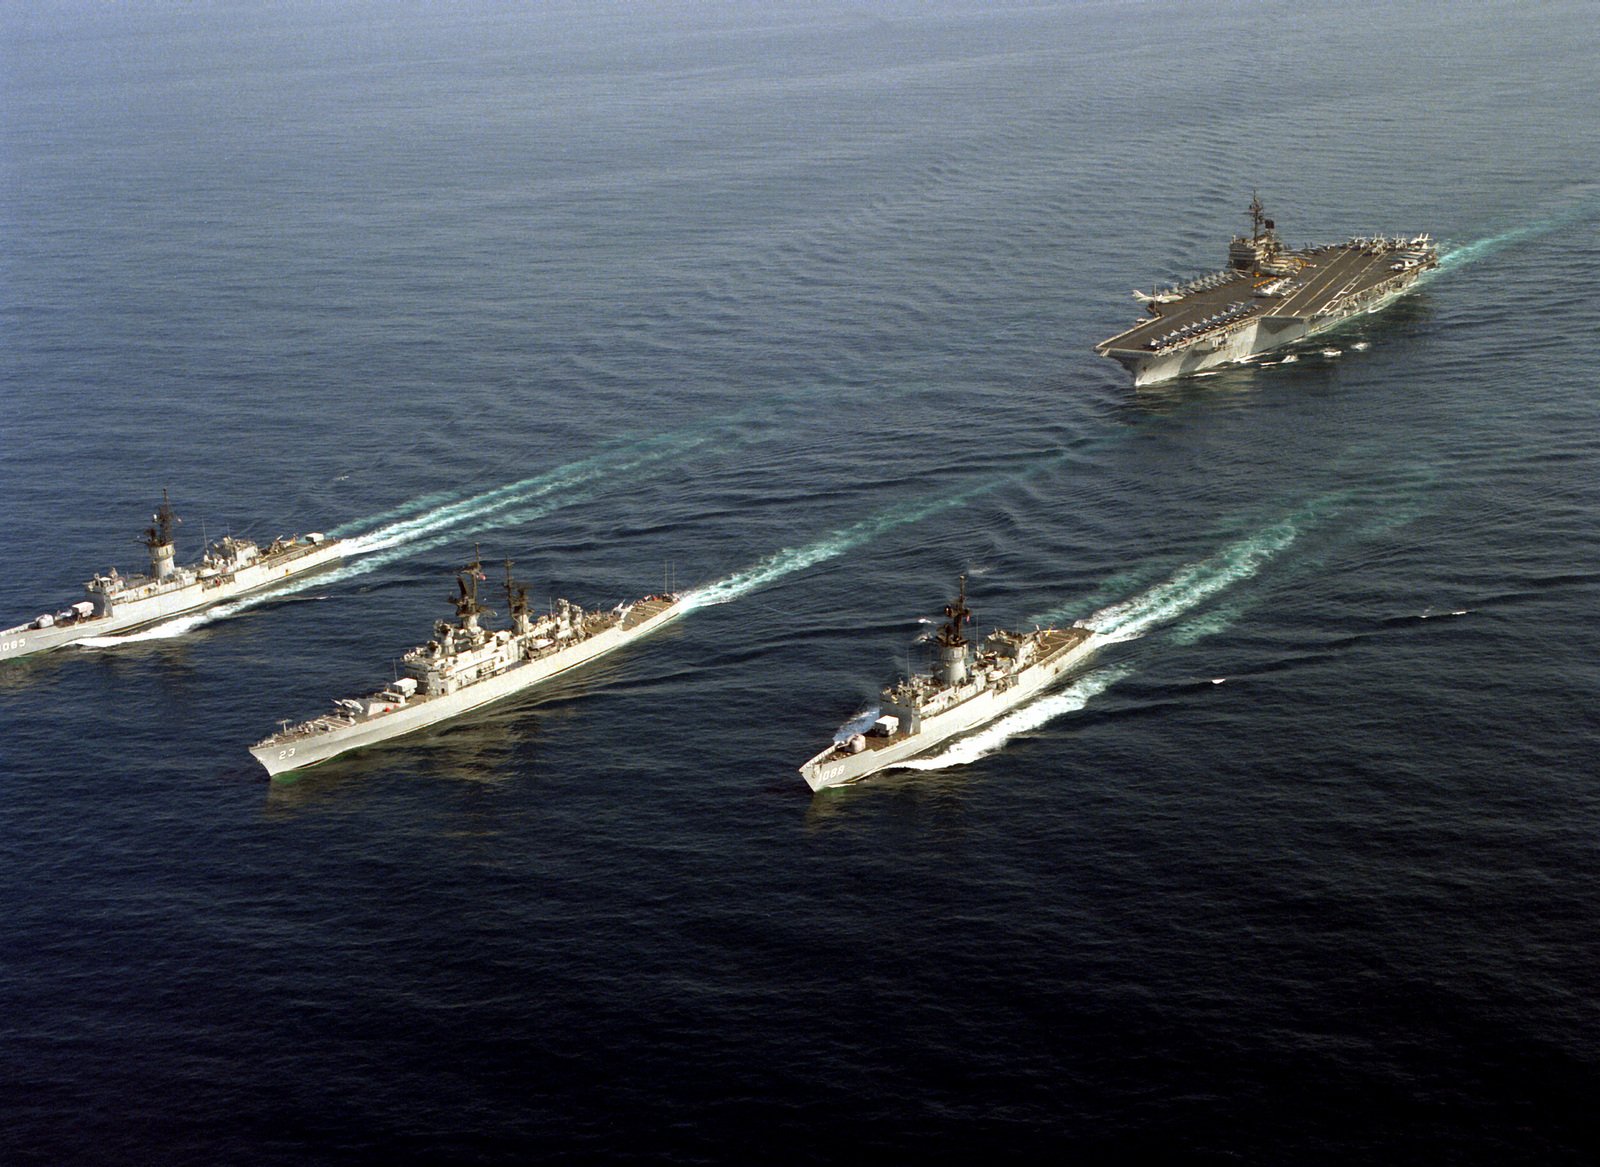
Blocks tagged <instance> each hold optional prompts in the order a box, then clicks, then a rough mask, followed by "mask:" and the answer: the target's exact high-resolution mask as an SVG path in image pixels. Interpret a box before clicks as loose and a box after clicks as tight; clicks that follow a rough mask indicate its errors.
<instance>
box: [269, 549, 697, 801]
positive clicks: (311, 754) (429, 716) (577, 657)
mask: <svg viewBox="0 0 1600 1167" xmlns="http://www.w3.org/2000/svg"><path fill="white" fill-rule="evenodd" d="M505 566H506V577H505V594H506V602H507V605H508V607H509V608H510V611H511V627H510V628H502V629H499V630H491V629H488V628H485V627H484V626H483V624H482V623H481V622H480V621H481V618H482V617H484V616H488V615H493V613H491V612H490V611H489V610H488V609H487V608H485V607H484V606H483V604H481V603H480V602H479V600H478V583H479V581H481V580H483V579H484V578H485V577H484V574H483V565H482V563H480V562H479V561H478V558H477V557H476V556H474V558H473V561H472V562H471V563H469V564H467V566H465V567H463V568H462V569H461V570H460V571H459V572H458V573H457V576H456V580H457V594H456V595H453V596H452V597H451V599H450V602H451V603H452V604H453V605H454V606H455V611H456V619H455V621H454V622H451V621H449V620H440V621H438V622H437V623H436V624H435V625H434V630H433V631H434V636H433V639H432V640H430V641H428V643H427V644H424V645H421V646H420V647H417V648H413V649H412V650H411V651H409V652H407V653H406V654H405V656H404V658H403V659H402V661H401V667H400V672H401V673H402V674H403V675H400V676H397V677H396V679H395V680H394V682H393V683H392V684H390V685H389V686H388V687H386V688H384V689H381V690H379V691H378V692H376V693H374V694H372V695H371V696H369V697H360V698H355V697H342V698H338V699H337V700H335V701H334V703H333V704H334V707H333V710H332V712H330V713H326V714H324V715H323V716H321V717H314V718H312V719H311V720H310V721H304V722H301V723H300V724H298V725H290V724H289V723H287V722H285V723H284V725H283V727H282V728H281V729H280V730H279V731H278V732H277V733H275V734H272V735H271V736H270V737H267V738H264V739H262V740H261V741H259V742H257V743H256V744H255V745H253V746H251V747H250V752H251V753H252V754H253V755H255V758H256V760H257V761H258V762H260V763H261V764H262V765H263V766H265V767H266V770H267V773H268V774H281V773H284V772H285V771H289V770H301V769H304V768H305V767H307V766H314V765H316V764H317V763H319V762H326V761H327V760H328V759H329V758H334V757H337V756H338V755H340V754H343V753H347V752H348V751H350V750H354V749H360V748H361V747H363V746H370V745H374V744H376V743H378V742H382V741H387V740H388V739H389V738H393V737H399V736H400V735H401V734H407V733H412V732H414V731H416V730H419V729H423V728H425V727H427V726H430V725H436V724H438V723H439V722H441V721H444V720H446V719H447V718H452V717H458V716H460V715H461V714H463V713H466V712H468V711H470V710H473V709H477V708H479V707H480V706H483V705H487V704H489V703H490V702H491V701H499V700H500V699H501V698H503V697H509V696H511V695H512V694H514V693H520V692H522V691H523V690H524V689H527V688H528V687H529V686H531V685H535V684H538V683H539V682H540V681H545V680H548V679H549V678H551V677H554V676H555V675H557V674H558V673H564V672H566V671H567V670H568V669H572V668H576V667H577V666H578V665H581V664H584V663H586V662H588V661H592V660H594V659H595V658H596V657H600V656H604V655H605V654H606V653H608V652H614V651H615V650H617V649H619V648H621V647H622V646H623V645H625V644H629V643H631V642H632V641H635V640H638V639H639V638H640V637H642V636H647V635H649V634H650V633H651V632H654V631H655V630H656V629H657V628H660V627H661V626H662V625H663V624H666V623H667V622H668V621H670V620H673V619H674V618H676V617H678V616H680V615H682V614H683V597H682V596H680V595H678V594H676V593H672V594H666V595H655V596H646V597H644V598H643V599H642V600H635V601H633V602H632V603H624V604H619V605H617V606H616V607H615V608H612V609H610V610H609V611H603V612H590V611H585V610H584V609H582V608H580V607H579V606H578V605H577V604H574V603H572V602H570V601H568V600H556V601H555V603H554V605H553V606H552V608H551V610H550V611H549V612H547V613H545V614H544V615H542V616H538V617H535V616H534V615H533V614H532V611H531V610H530V608H529V605H528V589H527V588H526V587H524V586H522V585H521V584H519V583H518V582H517V581H516V580H515V579H513V578H512V576H511V567H512V564H511V561H510V560H509V559H508V560H506V565H505Z"/></svg>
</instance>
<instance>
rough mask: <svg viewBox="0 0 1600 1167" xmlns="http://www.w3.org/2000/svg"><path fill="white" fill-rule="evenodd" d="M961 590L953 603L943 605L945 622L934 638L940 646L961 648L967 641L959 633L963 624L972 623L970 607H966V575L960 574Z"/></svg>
mask: <svg viewBox="0 0 1600 1167" xmlns="http://www.w3.org/2000/svg"><path fill="white" fill-rule="evenodd" d="M960 578H961V592H960V594H959V595H958V596H956V598H955V601H954V602H953V603H949V604H946V605H945V606H944V615H945V620H946V621H947V623H946V624H945V625H944V626H943V627H942V628H940V629H939V635H938V636H937V637H936V638H935V640H936V642H937V643H938V645H939V647H940V648H962V647H964V646H965V645H966V643H967V638H966V637H965V636H963V635H962V634H961V626H962V625H963V624H970V623H972V609H971V608H969V607H967V577H966V574H965V573H962V575H961V577H960Z"/></svg>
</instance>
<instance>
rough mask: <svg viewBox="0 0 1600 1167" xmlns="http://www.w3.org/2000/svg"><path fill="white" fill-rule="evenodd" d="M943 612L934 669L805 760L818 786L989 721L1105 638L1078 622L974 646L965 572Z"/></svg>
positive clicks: (992, 636)
mask: <svg viewBox="0 0 1600 1167" xmlns="http://www.w3.org/2000/svg"><path fill="white" fill-rule="evenodd" d="M944 616H945V622H944V624H943V625H941V626H940V628H939V631H938V633H937V635H936V636H935V637H934V645H935V653H936V659H935V663H934V667H933V669H932V671H931V672H928V673H918V674H913V675H912V676H910V677H906V678H904V679H902V680H900V681H898V682H896V683H895V684H893V685H891V686H890V687H889V688H887V689H885V690H883V693H882V696H881V698H880V700H879V704H878V716H877V718H876V720H874V721H873V723H872V725H871V727H870V728H869V729H867V730H866V731H865V732H863V733H851V734H848V735H847V736H845V737H844V738H843V739H841V740H836V741H835V742H834V743H833V744H832V745H830V746H828V748H827V749H825V750H823V751H822V752H821V753H819V754H817V755H816V756H815V757H813V758H811V759H810V760H809V761H807V762H806V763H805V764H804V765H803V766H801V767H800V774H801V776H802V777H804V778H805V780H806V783H807V784H808V785H809V786H810V787H811V789H812V790H813V791H816V790H821V789H823V788H824V787H828V786H840V785H843V784H845V783H848V782H856V781H859V780H860V779H862V778H865V777H866V776H867V775H869V774H875V773H877V772H878V771H879V770H886V769H889V768H890V767H892V766H895V765H898V764H900V763H902V762H905V761H906V760H908V759H910V758H914V757H916V756H917V755H919V754H924V753H927V752H928V751H929V750H931V749H933V748H934V747H935V746H937V745H938V744H939V743H940V742H944V741H948V740H949V739H950V738H953V737H955V736H957V735H958V734H963V733H967V732H969V731H971V730H974V729H978V728H979V727H981V726H984V725H987V724H988V723H989V722H991V721H993V720H994V719H995V718H997V717H999V716H1000V715H1001V714H1003V713H1005V712H1007V711H1008V710H1010V709H1014V708H1015V707H1016V706H1018V705H1021V704H1022V703H1023V702H1024V701H1026V700H1028V698H1030V697H1033V696H1034V695H1035V694H1037V693H1039V692H1040V691H1041V690H1043V689H1046V688H1048V687H1049V686H1050V685H1052V684H1054V683H1055V682H1056V681H1058V680H1060V679H1061V678H1062V677H1063V676H1064V675H1065V674H1066V673H1067V672H1068V671H1069V670H1070V669H1071V668H1072V667H1073V666H1074V665H1076V664H1078V663H1079V662H1080V661H1081V660H1083V658H1084V657H1086V656H1088V655H1089V654H1090V653H1092V652H1093V651H1094V650H1095V649H1096V648H1098V647H1100V644H1101V643H1102V641H1103V639H1104V638H1103V637H1101V636H1100V635H1099V634H1098V633H1096V632H1095V631H1094V629H1092V628H1087V627H1084V626H1083V625H1073V626H1071V627H1068V628H1038V629H1035V630H1034V631H1032V632H1008V631H1006V630H1004V629H996V630H995V631H993V632H991V633H989V635H988V636H986V637H985V638H984V639H983V640H982V641H981V642H980V643H979V644H977V645H974V644H972V643H971V642H970V641H969V640H968V639H967V636H966V632H965V628H966V626H967V625H968V624H971V623H972V619H973V614H972V610H971V609H970V608H968V607H967V577H966V576H964V575H963V576H961V584H960V593H959V594H958V595H957V597H956V599H955V600H954V601H952V602H951V603H949V604H946V605H945V609H944Z"/></svg>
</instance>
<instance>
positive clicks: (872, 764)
mask: <svg viewBox="0 0 1600 1167" xmlns="http://www.w3.org/2000/svg"><path fill="white" fill-rule="evenodd" d="M1102 643H1104V638H1103V637H1101V636H1099V635H1098V634H1096V635H1094V636H1091V637H1089V638H1088V639H1087V640H1085V641H1083V642H1082V643H1081V644H1079V645H1077V646H1076V647H1075V648H1072V649H1070V650H1068V651H1066V652H1064V653H1062V654H1061V655H1059V656H1057V657H1054V658H1052V659H1051V660H1048V661H1045V662H1043V663H1041V664H1038V665H1034V666H1032V667H1030V668H1027V669H1024V670H1023V671H1022V672H1021V673H1019V674H1017V677H1018V680H1017V683H1016V685H1014V686H1012V687H1011V688H1009V689H1006V690H1004V691H1000V690H996V689H985V690H983V691H982V692H980V693H978V694H976V695H975V696H973V697H971V698H968V699H967V700H966V701H963V702H962V703H961V704H960V705H957V706H955V707H954V708H953V709H949V710H946V711H945V712H943V713H940V714H937V715H935V716H933V717H925V718H923V719H922V728H921V729H920V731H918V732H917V733H911V734H906V735H904V736H903V737H898V738H896V739H892V740H891V741H890V742H889V743H888V744H887V745H882V746H877V747H876V748H871V747H869V748H868V749H865V750H863V751H862V752H861V753H859V754H846V755H841V754H839V753H838V752H837V751H836V750H835V749H834V748H833V747H831V746H830V747H829V748H828V749H826V750H823V751H822V753H820V754H818V755H817V756H816V757H814V758H812V759H811V760H810V761H808V762H806V764H805V765H803V766H801V767H800V773H801V775H802V776H803V777H804V778H805V780H806V783H807V784H808V785H809V786H810V787H811V789H812V790H822V789H824V788H826V787H829V786H842V785H845V784H846V783H850V782H858V781H860V780H861V779H862V778H865V777H867V775H869V774H876V773H878V772H879V771H880V770H888V769H891V768H893V767H894V766H896V765H899V764H900V763H901V762H904V761H907V760H908V759H910V758H915V757H918V756H920V755H922V754H926V753H927V752H928V751H930V750H932V749H933V748H934V747H936V746H938V745H940V744H941V743H943V742H947V741H949V740H951V739H952V738H955V737H959V736H960V735H962V734H964V733H970V732H971V731H973V730H975V729H980V728H982V727H983V726H985V725H988V724H989V723H990V722H991V721H994V720H995V719H996V718H998V717H1000V716H1001V715H1002V714H1004V713H1008V712H1009V711H1011V710H1012V709H1015V708H1016V707H1017V706H1019V705H1021V704H1023V703H1024V702H1026V701H1027V700H1028V699H1029V698H1031V697H1033V696H1035V695H1036V694H1038V693H1040V692H1042V691H1044V690H1045V689H1048V688H1049V687H1050V686H1051V685H1053V684H1055V683H1056V682H1057V681H1059V680H1060V679H1061V677H1062V676H1063V675H1064V674H1066V673H1068V672H1070V671H1071V670H1072V668H1073V667H1074V666H1075V665H1077V664H1078V663H1079V662H1080V661H1082V660H1083V658H1084V657H1086V656H1088V655H1089V654H1090V653H1091V652H1093V651H1094V650H1095V649H1097V648H1099V647H1100V645H1101V644H1102Z"/></svg>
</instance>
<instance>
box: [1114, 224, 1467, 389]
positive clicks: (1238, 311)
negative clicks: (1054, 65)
mask: <svg viewBox="0 0 1600 1167" xmlns="http://www.w3.org/2000/svg"><path fill="white" fill-rule="evenodd" d="M1250 225H1251V231H1250V235H1249V236H1248V237H1246V236H1243V235H1240V236H1238V237H1236V238H1235V239H1234V240H1233V242H1232V243H1231V244H1229V245H1228V266H1227V267H1226V268H1224V269H1223V270H1222V271H1218V272H1213V273H1212V274H1210V275H1206V276H1201V277H1199V278H1198V279H1194V280H1191V281H1189V282H1188V283H1186V284H1183V285H1181V286H1179V287H1174V288H1170V289H1168V290H1166V291H1159V290H1158V291H1155V292H1151V293H1145V292H1135V293H1134V294H1133V296H1134V299H1136V300H1138V301H1140V302H1141V303H1142V304H1144V306H1145V309H1146V311H1147V312H1148V313H1149V315H1148V316H1147V317H1145V318H1142V319H1140V320H1138V321H1136V322H1135V323H1134V326H1133V327H1132V328H1130V329H1128V330H1127V331H1126V332H1119V333H1117V335H1116V336H1113V337H1111V338H1110V339H1109V340H1103V341H1101V342H1100V343H1099V344H1098V345H1096V346H1095V352H1097V353H1099V354H1100V355H1101V356H1103V357H1110V358H1111V359H1112V360H1114V361H1117V362H1119V363H1121V364H1122V365H1124V366H1126V367H1127V369H1128V371H1129V372H1131V373H1132V374H1133V383H1134V385H1135V386H1140V385H1155V384H1158V383H1160V382H1162V381H1170V380H1171V379H1173V378H1174V377H1186V376H1188V375H1190V374H1191V373H1198V372H1200V371H1201V370H1202V369H1210V368H1213V367H1215V366H1217V365H1229V364H1242V363H1243V362H1245V361H1249V360H1251V359H1253V358H1254V357H1257V356H1259V355H1260V354H1262V353H1264V352H1268V351H1270V350H1272V349H1275V348H1281V347H1282V346H1284V345H1286V344H1291V343H1293V342H1294V341H1297V340H1303V339H1305V338H1306V337H1310V336H1316V335H1317V334H1318V333H1321V332H1326V331H1328V329H1330V328H1333V327H1334V326H1335V325H1338V324H1342V323H1343V322H1344V321H1346V320H1349V319H1350V318H1351V317H1353V316H1359V315H1361V314H1363V313H1367V312H1376V311H1378V310H1379V309H1380V308H1382V307H1384V306H1385V305H1387V304H1389V303H1390V302H1391V301H1393V300H1394V299H1395V298H1396V297H1397V296H1399V295H1401V294H1402V293H1403V292H1405V291H1406V290H1407V289H1408V288H1410V287H1411V286H1412V285H1413V284H1415V283H1416V282H1417V279H1418V277H1419V276H1421V275H1422V273H1423V272H1425V271H1427V270H1429V269H1430V268H1435V267H1438V266H1439V249H1438V247H1437V246H1435V245H1434V243H1433V242H1432V240H1431V239H1430V238H1429V237H1428V236H1427V235H1418V236H1415V237H1414V238H1411V239H1385V238H1381V237H1375V238H1370V239H1363V238H1355V239H1351V240H1349V241H1348V242H1345V243H1332V244H1325V245H1321V246H1317V247H1307V248H1305V249H1303V250H1299V251H1292V250H1290V249H1289V248H1287V247H1285V246H1284V245H1283V241H1282V240H1280V239H1279V238H1278V233H1277V228H1276V225H1275V224H1274V223H1273V221H1272V220H1271V219H1268V218H1267V217H1266V216H1265V213H1264V211H1263V208H1262V206H1261V200H1260V199H1259V198H1255V199H1252V200H1251V202H1250Z"/></svg>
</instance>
